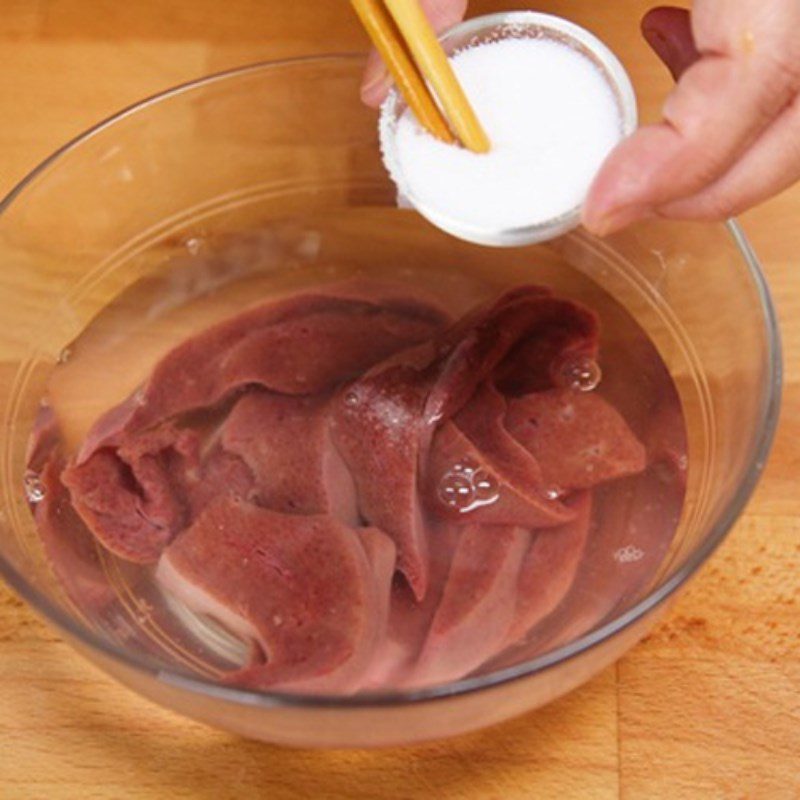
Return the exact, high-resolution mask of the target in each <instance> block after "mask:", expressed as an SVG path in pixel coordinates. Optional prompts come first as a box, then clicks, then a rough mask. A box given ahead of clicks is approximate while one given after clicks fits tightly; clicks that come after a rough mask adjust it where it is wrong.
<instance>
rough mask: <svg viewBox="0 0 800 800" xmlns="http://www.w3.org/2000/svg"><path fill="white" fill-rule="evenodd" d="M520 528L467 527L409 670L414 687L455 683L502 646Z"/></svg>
mask: <svg viewBox="0 0 800 800" xmlns="http://www.w3.org/2000/svg"><path fill="white" fill-rule="evenodd" d="M529 543H530V533H529V532H528V531H526V530H524V529H522V528H514V527H503V526H490V525H468V526H466V527H465V528H463V529H462V532H461V534H460V536H459V539H458V544H457V545H456V550H455V553H454V555H453V561H452V564H451V566H450V572H449V573H448V576H447V583H446V584H445V588H444V594H443V596H442V600H441V603H440V604H439V607H438V608H437V610H436V615H435V616H434V618H433V622H432V624H431V628H430V631H429V632H428V637H427V639H426V641H425V646H424V647H423V650H422V653H421V654H420V657H419V661H418V663H417V667H416V669H415V671H414V683H415V684H418V685H425V684H433V683H440V682H445V681H450V680H455V679H457V678H460V677H461V676H463V675H465V674H467V673H469V672H472V670H474V669H476V668H477V667H479V666H480V665H481V664H482V663H483V662H484V661H486V660H487V659H489V658H491V657H492V656H494V655H496V654H497V653H498V652H499V651H500V650H501V649H502V648H503V646H504V644H505V642H506V637H507V635H508V628H509V625H510V624H511V622H512V620H513V618H514V603H515V599H516V594H517V582H518V577H519V570H520V565H521V564H522V560H523V558H524V556H525V552H526V550H527V549H528V545H529Z"/></svg>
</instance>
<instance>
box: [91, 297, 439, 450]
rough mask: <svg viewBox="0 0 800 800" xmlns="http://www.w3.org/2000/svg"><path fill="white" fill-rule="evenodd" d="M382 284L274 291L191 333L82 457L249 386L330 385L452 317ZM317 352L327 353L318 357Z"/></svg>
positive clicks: (312, 388) (296, 389)
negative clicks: (278, 295) (370, 289)
mask: <svg viewBox="0 0 800 800" xmlns="http://www.w3.org/2000/svg"><path fill="white" fill-rule="evenodd" d="M376 285H377V286H378V287H379V288H380V287H382V290H383V295H378V296H372V297H370V298H367V294H368V293H367V291H366V289H365V288H364V287H360V286H359V285H358V283H357V282H350V284H349V288H348V284H347V283H345V284H342V285H340V287H339V289H340V291H339V292H338V293H337V291H336V288H335V287H326V290H325V291H324V292H301V293H298V294H295V295H290V296H288V297H284V298H282V299H278V300H272V301H269V302H267V303H263V304H261V305H258V306H256V307H253V308H249V309H247V310H245V311H243V312H241V313H240V314H237V315H236V316H234V317H231V318H228V319H226V320H223V321H222V322H219V323H217V324H216V325H213V326H211V327H210V328H207V329H205V330H203V331H201V332H200V333H198V334H196V335H194V336H192V337H190V338H188V339H186V340H184V341H183V342H181V343H180V344H178V345H177V346H176V347H174V348H173V349H172V350H170V351H169V352H168V353H167V354H166V355H165V356H164V357H163V358H162V359H161V360H160V361H159V362H158V363H157V364H156V366H155V367H154V369H153V372H152V373H151V375H150V377H149V379H148V380H147V381H146V383H145V384H144V385H143V386H142V387H140V388H139V389H138V390H137V391H136V392H134V393H133V394H132V395H131V396H130V397H129V398H128V399H127V400H125V401H123V402H122V403H121V404H120V405H118V406H116V407H115V408H112V409H110V410H109V411H108V412H106V413H105V414H104V415H103V416H102V417H101V418H100V419H99V420H98V421H97V423H95V425H94V426H93V427H92V429H91V430H90V432H89V434H88V436H87V438H86V440H85V442H84V444H83V446H82V448H81V450H80V453H79V458H78V461H79V463H80V462H82V461H85V460H86V459H88V458H89V457H90V456H91V455H92V454H93V453H94V452H96V451H97V450H98V449H100V448H102V447H109V446H114V445H116V443H117V441H118V440H119V437H120V436H121V435H122V434H124V433H126V432H127V433H130V432H133V431H139V430H144V429H146V428H149V427H151V426H153V425H157V424H159V423H161V422H163V421H165V420H167V419H170V418H172V417H175V416H176V415H179V414H183V413H186V412H189V411H193V410H196V409H201V408H208V407H211V406H215V405H217V404H218V403H220V402H222V401H223V400H224V399H225V398H226V397H228V396H230V395H231V394H232V393H233V392H234V391H236V390H237V389H240V388H242V387H243V386H246V385H261V386H263V387H264V388H267V389H272V390H274V391H278V392H283V393H286V394H293V395H310V394H317V393H319V392H323V391H328V390H330V389H332V388H333V387H334V386H335V385H336V384H338V383H340V382H342V381H344V380H349V379H352V378H354V377H356V376H357V375H359V374H361V373H362V372H363V371H364V370H365V369H368V368H369V367H370V366H372V365H373V364H375V363H378V362H380V361H382V360H383V359H385V358H387V357H389V356H390V355H392V354H393V353H396V352H398V351H400V350H403V349H405V348H406V347H409V346H412V345H415V344H419V343H421V342H423V341H426V340H428V339H429V338H430V337H431V336H433V335H434V334H435V333H436V332H437V331H438V330H440V329H441V328H442V327H443V326H444V325H446V324H447V323H448V322H449V321H450V318H449V316H448V315H447V313H446V312H445V311H444V310H443V309H442V308H441V307H440V306H439V305H433V304H430V303H428V302H427V300H425V299H419V298H415V297H414V296H413V294H412V292H411V291H410V290H409V289H408V288H407V287H406V288H405V289H404V290H400V289H399V288H398V289H392V290H390V289H389V288H387V287H388V285H387V284H385V283H378V284H376ZM334 329H335V331H336V332H338V335H337V336H334V335H332V330H334ZM342 340H344V341H342ZM320 350H322V351H323V352H321V353H320V352H319V351H320ZM314 351H317V356H318V357H317V358H315V359H309V358H308V357H307V355H308V353H309V352H314Z"/></svg>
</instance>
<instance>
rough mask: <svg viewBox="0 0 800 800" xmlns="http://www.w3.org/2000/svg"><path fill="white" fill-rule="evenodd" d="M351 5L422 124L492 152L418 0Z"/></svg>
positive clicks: (448, 137) (364, 0) (360, 1)
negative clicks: (433, 92)
mask: <svg viewBox="0 0 800 800" xmlns="http://www.w3.org/2000/svg"><path fill="white" fill-rule="evenodd" d="M351 4H352V6H353V8H354V9H355V12H356V14H358V16H359V19H360V20H361V23H362V24H363V26H364V28H365V29H366V31H367V34H368V35H369V38H370V39H372V43H373V44H374V45H375V47H376V48H377V50H378V52H379V53H380V55H381V58H382V59H383V61H384V63H385V64H386V66H387V68H388V70H389V72H390V74H391V76H392V78H393V79H394V82H395V85H396V86H397V88H398V89H399V90H400V93H401V94H402V95H403V97H404V98H405V101H406V103H407V104H408V106H409V108H410V109H411V110H412V111H413V112H414V115H415V116H416V118H417V119H418V120H419V122H420V124H421V125H423V126H424V127H425V128H426V129H427V130H428V131H429V132H430V133H431V134H432V135H433V136H435V137H436V138H438V139H441V140H442V141H444V142H448V143H449V144H454V143H455V141H456V138H455V137H454V136H453V134H454V133H455V135H456V136H457V137H458V139H459V140H460V141H461V143H462V144H463V145H464V146H465V147H467V148H468V149H470V150H472V151H474V152H476V153H486V152H488V151H489V148H490V143H489V138H488V137H487V135H486V132H485V131H484V130H483V127H482V126H481V123H480V122H479V121H478V118H477V117H476V116H475V111H474V110H473V109H472V106H471V105H470V103H469V100H467V96H466V95H465V94H464V90H463V89H462V88H461V84H460V83H459V82H458V79H457V78H456V76H455V73H454V72H453V68H452V67H451V66H450V62H449V61H448V60H447V56H446V54H445V52H444V50H443V49H442V46H441V45H440V44H439V41H438V39H437V38H436V34H435V33H434V32H433V29H432V28H431V26H430V23H429V22H428V19H427V17H426V16H425V13H424V12H423V11H422V9H421V8H420V5H419V2H418V0H351ZM415 62H416V63H415ZM426 79H427V82H428V84H430V86H431V87H432V89H433V91H435V92H436V96H437V97H438V98H439V101H440V103H441V108H440V106H439V104H438V103H437V102H436V99H435V98H434V97H433V96H432V95H431V93H430V90H429V88H428V84H426ZM442 110H443V111H444V113H442ZM445 115H446V117H445ZM448 120H449V124H448ZM451 129H452V130H451Z"/></svg>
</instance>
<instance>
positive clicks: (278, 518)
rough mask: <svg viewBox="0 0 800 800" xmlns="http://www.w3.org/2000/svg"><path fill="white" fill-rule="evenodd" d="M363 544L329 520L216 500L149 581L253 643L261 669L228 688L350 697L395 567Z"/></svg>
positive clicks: (380, 626) (373, 545)
mask: <svg viewBox="0 0 800 800" xmlns="http://www.w3.org/2000/svg"><path fill="white" fill-rule="evenodd" d="M362 536H363V537H364V538H362ZM362 536H359V534H358V532H357V531H356V530H355V529H353V528H351V527H348V526H346V525H343V524H341V523H339V522H337V521H336V520H334V519H332V518H331V517H327V516H322V515H307V516H305V515H298V514H281V513H278V512H275V511H269V510H267V509H265V508H260V507H258V506H256V505H254V504H252V503H246V502H244V501H241V500H238V499H235V498H231V497H223V498H220V499H219V500H216V501H214V502H213V503H211V504H210V505H209V506H208V507H207V508H206V509H205V510H204V511H203V512H202V513H201V514H200V516H199V517H198V518H197V519H196V520H195V521H194V522H193V524H192V525H191V526H190V527H189V528H188V529H187V530H186V531H185V532H184V533H183V534H182V535H181V536H180V537H179V538H178V539H177V540H176V541H175V542H174V543H173V544H171V545H170V546H169V547H168V548H167V550H166V551H165V552H164V555H163V556H162V557H161V561H160V562H159V566H158V573H157V574H158V577H159V579H160V580H161V582H162V583H163V584H164V585H165V586H166V587H168V588H169V589H170V590H171V591H172V592H173V593H174V594H175V596H176V597H178V599H180V600H182V601H183V602H184V603H185V604H186V605H187V606H189V607H190V608H194V609H195V610H198V611H202V612H204V613H207V614H209V615H210V616H213V617H216V618H218V619H219V620H220V621H222V622H223V623H224V624H226V625H227V626H228V627H229V628H230V629H231V630H232V631H234V632H236V633H238V634H240V635H241V636H243V637H246V638H249V639H252V640H254V641H255V642H257V644H258V645H259V647H260V650H261V654H262V655H263V657H264V662H263V663H260V662H257V663H255V664H252V665H250V666H248V667H245V668H244V670H243V671H242V673H241V674H240V675H238V676H237V675H236V674H234V675H232V676H231V679H232V680H233V681H234V682H235V681H236V680H237V677H238V678H241V679H243V680H244V681H246V682H247V683H248V685H251V686H259V687H265V688H266V687H269V686H273V685H276V684H280V685H282V686H284V687H292V688H294V689H296V690H299V691H332V692H335V691H353V690H355V689H356V688H358V686H359V685H360V682H361V681H362V680H363V679H364V677H365V671H366V667H367V665H368V662H369V659H370V657H371V655H372V653H373V651H374V649H375V647H376V644H377V642H378V638H379V636H381V635H382V634H383V633H384V631H385V627H386V619H387V616H388V607H387V604H386V602H385V597H386V594H387V592H388V584H389V580H390V578H391V571H393V566H394V565H393V558H392V557H391V556H392V555H393V550H394V548H393V547H392V545H391V542H390V541H389V540H388V539H387V538H386V537H385V536H384V534H381V533H380V532H379V531H374V530H369V529H368V532H367V533H365V534H363V535H362ZM366 537H372V539H371V540H370V539H366ZM381 538H382V539H384V540H385V541H384V542H382V541H381ZM365 541H368V542H369V544H368V545H367V546H368V547H369V548H370V555H368V552H367V549H366V546H365ZM381 550H384V551H385V552H381ZM382 561H383V563H381V562H382ZM387 567H388V568H387ZM379 579H380V580H381V581H383V582H384V586H379V585H378V581H379Z"/></svg>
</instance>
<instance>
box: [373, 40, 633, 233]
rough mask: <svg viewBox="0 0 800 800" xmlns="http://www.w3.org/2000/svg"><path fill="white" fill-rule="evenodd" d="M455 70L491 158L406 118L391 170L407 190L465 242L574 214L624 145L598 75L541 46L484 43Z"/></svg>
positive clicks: (549, 44) (583, 60)
mask: <svg viewBox="0 0 800 800" xmlns="http://www.w3.org/2000/svg"><path fill="white" fill-rule="evenodd" d="M451 63H452V65H453V68H454V70H455V72H456V75H457V76H458V78H459V80H460V82H461V84H462V86H463V87H464V90H465V92H466V94H467V97H468V98H469V100H470V102H471V104H472V106H473V108H474V109H475V112H476V114H477V116H478V118H479V119H480V121H481V123H482V124H483V126H484V128H485V130H486V133H487V134H488V136H489V139H490V140H491V144H492V148H491V151H490V152H489V153H486V154H476V153H472V152H470V151H468V150H466V149H464V148H463V147H459V146H457V145H448V144H445V143H443V142H441V141H439V140H438V139H435V138H434V137H433V136H431V135H430V134H429V133H427V131H425V130H423V129H422V128H421V127H420V125H419V124H418V123H417V121H416V118H415V117H414V116H413V114H412V113H411V112H410V111H406V112H405V113H404V114H403V115H402V117H401V118H400V120H399V121H398V122H397V127H396V131H395V133H394V136H395V142H394V147H392V148H391V150H392V154H391V159H393V160H394V161H395V162H396V163H387V166H388V167H389V170H390V172H391V174H392V176H393V178H394V179H395V181H396V182H397V183H398V188H399V189H400V192H401V193H402V194H405V195H407V196H408V198H409V199H410V200H411V202H412V203H413V205H415V206H416V207H417V208H418V209H419V210H421V211H422V212H423V213H425V214H426V216H429V217H430V218H431V219H433V220H434V221H439V222H441V221H442V219H443V218H444V219H445V220H447V221H448V223H449V224H445V225H443V227H446V228H448V229H449V230H451V232H455V230H456V229H462V230H465V231H467V234H466V235H465V238H470V235H469V232H471V233H472V234H474V235H475V236H476V237H477V239H487V238H491V236H492V235H493V233H495V232H498V231H504V230H505V231H507V230H510V229H514V228H523V227H529V226H534V225H538V224H541V223H544V222H547V221H549V220H553V219H555V218H557V217H561V216H562V215H564V214H568V213H570V212H573V213H575V212H576V210H577V209H578V208H579V207H580V205H581V204H582V202H583V201H584V199H585V197H586V194H587V192H588V189H589V187H590V185H591V182H592V179H593V178H594V176H595V175H596V173H597V171H598V169H599V167H600V165H601V164H602V162H603V160H604V159H605V157H606V156H607V155H608V153H609V151H610V150H611V149H612V148H613V147H614V146H615V145H616V144H617V143H618V142H619V140H620V139H621V138H622V131H623V123H622V119H621V115H620V110H619V105H618V103H617V100H616V98H615V95H614V93H613V90H612V89H611V86H610V85H609V83H608V80H607V79H606V77H605V76H604V75H603V73H602V72H601V71H600V69H599V68H598V67H597V66H596V65H595V64H594V63H593V62H592V61H591V60H590V58H589V57H587V56H586V55H584V54H583V53H581V52H580V51H579V50H576V49H574V48H572V47H569V46H568V45H566V44H562V43H560V42H558V41H555V40H552V39H543V38H538V39H531V38H523V39H504V40H500V41H495V42H491V43H487V44H481V45H478V46H475V47H472V48H469V49H466V50H463V51H462V52H460V53H458V54H456V55H455V56H453V57H452V59H451ZM384 144H385V143H384ZM384 152H385V154H387V153H388V150H387V148H386V147H385V146H384ZM387 162H388V159H387Z"/></svg>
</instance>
